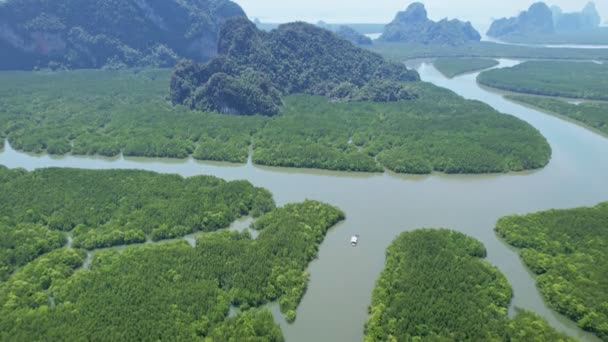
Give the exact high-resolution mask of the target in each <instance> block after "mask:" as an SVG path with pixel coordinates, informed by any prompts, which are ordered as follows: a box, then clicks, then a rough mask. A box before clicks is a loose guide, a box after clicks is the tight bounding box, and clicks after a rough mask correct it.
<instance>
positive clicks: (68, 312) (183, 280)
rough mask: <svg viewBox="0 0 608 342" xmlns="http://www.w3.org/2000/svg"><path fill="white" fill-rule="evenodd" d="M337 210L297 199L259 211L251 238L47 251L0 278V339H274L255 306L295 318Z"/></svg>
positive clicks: (222, 235)
mask: <svg viewBox="0 0 608 342" xmlns="http://www.w3.org/2000/svg"><path fill="white" fill-rule="evenodd" d="M62 172H76V171H72V170H63V171H62ZM138 172H140V171H135V173H138ZM133 175H134V174H131V175H129V174H122V175H115V181H117V182H121V181H123V180H128V178H129V177H131V176H133ZM90 176H91V177H94V176H96V174H95V172H92V171H91V173H90ZM193 191H194V189H193ZM129 195H132V196H133V195H137V191H135V192H130V193H129ZM199 198H200V199H207V198H208V197H207V196H206V195H205V194H204V193H200V194H199ZM343 218H344V214H343V213H342V212H341V211H340V210H339V209H337V208H334V207H332V206H329V205H326V204H323V203H319V202H315V201H306V202H303V203H299V204H290V205H287V206H285V207H283V208H279V209H274V210H273V211H271V212H269V213H267V214H265V215H263V216H262V217H260V218H259V219H258V220H257V221H256V222H255V224H254V226H253V228H254V229H257V230H259V231H260V234H259V236H258V237H257V239H255V240H254V239H252V238H251V236H250V235H249V233H248V232H245V233H238V232H228V231H221V232H214V233H208V234H202V235H200V236H199V238H198V239H197V242H196V245H195V247H193V246H191V245H189V244H188V243H186V242H185V241H179V242H171V243H168V244H160V245H146V246H140V247H129V248H126V249H124V250H123V251H117V250H112V249H110V250H102V251H97V252H95V254H94V256H93V258H92V261H91V262H90V265H85V256H86V255H85V252H84V251H83V250H79V249H72V248H69V247H67V248H61V249H56V250H54V251H51V252H49V253H45V254H42V255H41V256H39V257H37V258H36V259H34V260H33V261H31V262H29V263H27V264H26V265H25V266H23V267H21V268H19V269H18V270H16V271H15V272H14V273H12V274H10V276H9V277H8V279H6V280H5V281H0V340H2V341H36V340H51V341H61V340H63V341H64V340H73V339H82V340H97V341H98V340H113V341H133V340H138V341H158V340H179V341H244V340H246V341H269V342H270V341H283V336H282V333H281V330H280V328H279V327H278V326H277V325H276V324H275V322H274V320H273V317H272V315H271V314H270V312H269V311H267V310H266V309H264V310H260V309H258V308H259V307H261V306H262V305H265V304H266V303H269V302H272V301H277V302H278V303H279V306H280V309H281V311H282V312H283V313H285V314H286V317H287V320H288V321H290V322H293V321H294V320H295V318H296V313H295V309H296V308H297V306H298V304H299V302H300V300H301V298H302V296H303V294H304V292H305V291H306V287H307V282H308V274H307V273H306V271H305V270H306V268H307V266H308V263H309V262H310V261H312V260H313V259H314V258H315V257H316V256H317V250H318V247H319V244H320V243H321V242H322V241H323V238H324V236H325V234H326V232H327V230H328V229H329V228H330V227H331V226H333V225H334V224H336V223H337V222H338V221H340V220H342V219H343ZM13 228H14V229H15V230H16V231H19V230H20V229H21V228H20V227H19V226H15V227H13ZM32 239H33V238H32ZM2 250H3V251H4V246H2ZM231 306H232V307H235V308H237V309H238V311H237V313H236V314H234V315H229V309H230V307H231Z"/></svg>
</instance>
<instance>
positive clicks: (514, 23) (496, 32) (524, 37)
mask: <svg viewBox="0 0 608 342" xmlns="http://www.w3.org/2000/svg"><path fill="white" fill-rule="evenodd" d="M600 23H601V17H600V15H599V13H598V11H597V9H596V7H595V4H594V3H593V2H589V3H588V4H587V5H586V6H585V7H584V8H583V9H582V10H581V11H580V12H572V13H564V12H563V11H562V9H561V8H560V7H558V6H552V7H551V8H549V6H548V5H547V4H545V3H544V2H537V3H534V4H532V5H531V6H530V8H529V9H528V10H527V11H523V12H521V13H520V14H519V15H518V16H516V17H511V18H502V19H498V20H495V21H494V22H493V23H492V25H491V27H490V29H489V30H488V32H487V35H488V36H489V37H493V38H497V39H500V40H504V41H507V42H521V43H526V42H529V43H541V42H546V43H573V44H574V43H586V44H590V43H594V42H595V43H597V44H603V43H605V42H606V41H608V31H604V30H601V29H600V28H599V25H600ZM601 36H605V37H601Z"/></svg>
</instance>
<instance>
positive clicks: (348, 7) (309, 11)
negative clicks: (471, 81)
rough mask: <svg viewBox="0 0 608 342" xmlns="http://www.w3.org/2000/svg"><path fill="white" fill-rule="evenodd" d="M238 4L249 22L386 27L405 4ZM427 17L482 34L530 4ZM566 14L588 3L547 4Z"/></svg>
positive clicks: (483, 4) (437, 3)
mask: <svg viewBox="0 0 608 342" xmlns="http://www.w3.org/2000/svg"><path fill="white" fill-rule="evenodd" d="M233 1H236V2H237V3H238V4H240V5H241V6H242V7H243V8H244V9H245V11H246V12H247V15H248V16H249V17H250V18H252V19H253V18H260V20H262V21H265V22H285V21H293V20H304V21H310V22H316V21H318V20H325V21H327V22H362V23H364V22H368V23H370V22H371V23H386V22H389V21H390V20H392V19H393V17H394V16H395V13H396V12H397V11H400V10H404V9H405V8H406V7H407V5H408V4H410V3H411V1H408V0H233ZM423 2H424V4H425V5H426V8H427V11H428V12H429V16H430V17H431V18H432V19H434V20H437V19H442V18H445V17H448V18H459V19H463V20H470V21H472V22H473V24H475V25H476V26H477V27H478V28H479V29H482V30H485V29H486V28H487V27H488V26H489V24H490V22H491V19H492V18H501V17H504V16H513V15H516V14H517V13H519V12H520V11H521V10H523V9H527V8H528V7H529V6H530V4H532V3H533V2H534V1H533V0H508V1H504V0H499V1H496V0H426V1H423ZM546 2H547V4H548V5H549V6H551V5H558V6H560V7H561V8H562V9H564V10H565V11H575V10H576V11H579V10H580V9H582V8H583V7H584V6H585V4H586V3H587V0H547V1H546ZM595 4H596V6H597V8H598V11H599V12H600V15H601V16H602V22H605V21H606V20H608V0H596V1H595Z"/></svg>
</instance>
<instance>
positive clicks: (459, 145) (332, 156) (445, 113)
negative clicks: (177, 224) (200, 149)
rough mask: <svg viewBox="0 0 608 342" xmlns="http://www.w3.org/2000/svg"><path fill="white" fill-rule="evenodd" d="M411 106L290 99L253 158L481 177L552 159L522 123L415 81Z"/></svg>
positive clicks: (262, 135)
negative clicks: (380, 166)
mask: <svg viewBox="0 0 608 342" xmlns="http://www.w3.org/2000/svg"><path fill="white" fill-rule="evenodd" d="M410 89H411V90H410V91H411V92H412V93H415V94H419V95H418V98H417V99H415V100H410V101H405V102H395V103H372V102H364V103H330V102H328V101H327V100H326V99H324V98H322V97H310V96H303V95H300V96H293V97H291V98H289V101H288V102H287V104H286V106H285V110H284V113H283V115H280V116H278V117H276V118H275V119H274V120H273V122H272V123H271V124H268V125H267V126H266V127H264V129H262V130H261V131H260V132H259V134H257V135H256V137H255V152H254V155H253V160H254V161H255V162H256V163H259V164H264V165H275V166H293V167H313V168H325V169H337V170H354V171H378V170H379V165H378V164H376V163H375V161H374V159H376V160H377V161H378V162H379V164H380V165H382V166H384V167H386V168H388V169H390V170H393V171H396V172H402V173H429V172H431V171H442V172H447V173H484V172H504V171H509V170H523V169H530V168H538V167H542V166H543V165H545V164H546V163H547V162H548V160H549V158H550V155H551V151H550V147H549V146H548V145H547V143H546V141H545V140H544V138H543V137H542V136H541V135H539V133H538V132H537V131H536V130H535V129H534V128H532V127H531V126H529V125H528V124H526V123H524V122H522V121H520V120H517V119H514V118H513V117H510V116H506V115H502V114H498V113H497V112H495V111H494V110H492V109H491V108H490V107H488V106H487V105H485V104H483V103H481V102H476V101H464V100H463V99H462V98H461V97H458V96H456V95H455V94H454V93H452V92H450V91H447V90H445V89H441V88H438V87H435V86H433V85H430V84H427V83H422V82H417V83H412V84H410Z"/></svg>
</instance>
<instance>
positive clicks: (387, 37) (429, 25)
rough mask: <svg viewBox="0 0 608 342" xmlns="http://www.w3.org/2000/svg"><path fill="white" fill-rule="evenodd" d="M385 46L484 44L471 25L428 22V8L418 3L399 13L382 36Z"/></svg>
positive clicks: (454, 22) (456, 21)
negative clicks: (389, 43)
mask: <svg viewBox="0 0 608 342" xmlns="http://www.w3.org/2000/svg"><path fill="white" fill-rule="evenodd" d="M379 40H380V41H384V42H407V43H422V44H443V45H461V44H464V43H467V42H471V41H480V40H481V35H480V34H479V32H477V31H476V30H475V28H473V25H471V23H470V22H463V21H460V20H457V19H453V20H448V19H443V20H441V21H439V22H434V21H432V20H430V19H429V18H428V15H427V11H426V8H425V7H424V5H423V4H422V3H420V2H414V3H412V4H410V5H409V6H408V8H407V9H406V10H405V11H404V12H399V13H397V16H396V17H395V19H394V20H393V21H392V22H391V23H390V24H388V25H387V26H386V27H385V29H384V33H382V36H380V38H379Z"/></svg>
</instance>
